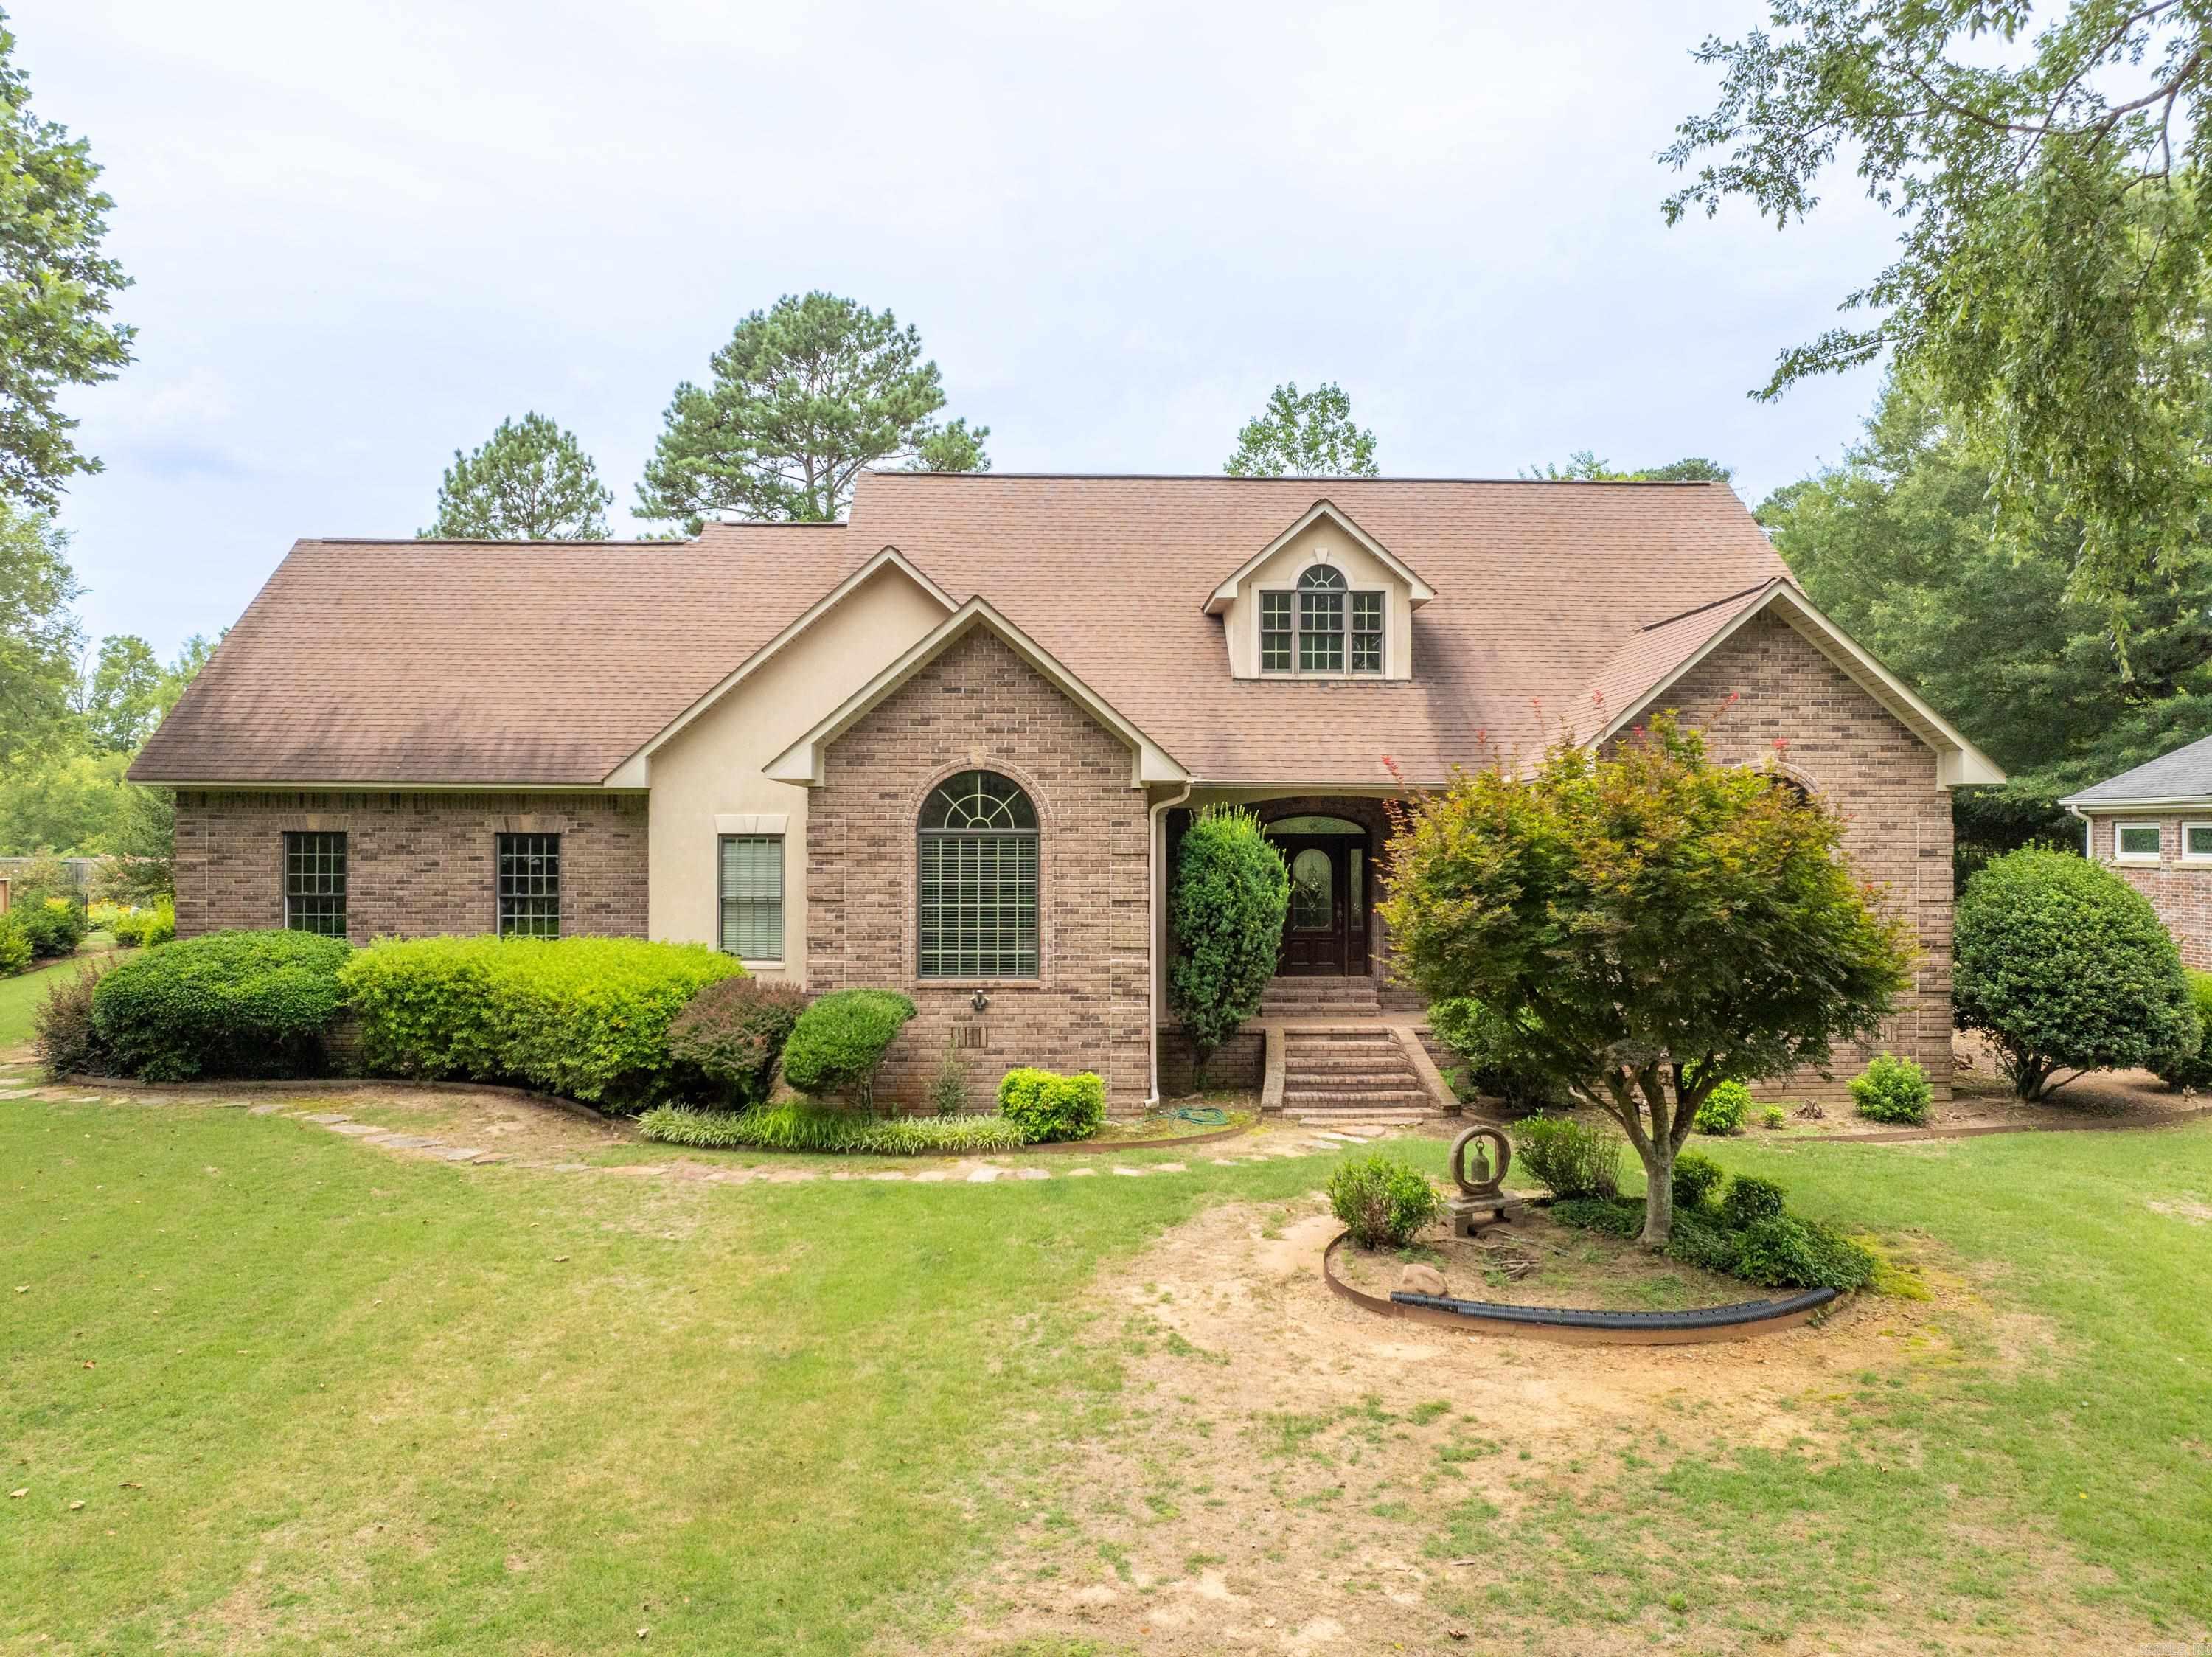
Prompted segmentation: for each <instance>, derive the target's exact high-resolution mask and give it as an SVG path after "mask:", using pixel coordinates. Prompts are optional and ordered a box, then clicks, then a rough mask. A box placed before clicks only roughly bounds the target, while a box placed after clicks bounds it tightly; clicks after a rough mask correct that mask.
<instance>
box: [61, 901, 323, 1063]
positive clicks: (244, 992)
mask: <svg viewBox="0 0 2212 1657" xmlns="http://www.w3.org/2000/svg"><path fill="white" fill-rule="evenodd" d="M352 953H353V951H352V950H351V948H349V947H348V946H347V944H346V941H345V940H344V939H343V938H323V937H317V936H316V935H313V933H307V932H283V931H270V932H210V933H208V934H206V935H204V936H202V937H197V938H193V939H191V940H189V941H185V942H183V943H173V944H169V945H167V946H166V947H163V948H161V949H154V950H149V951H148V952H147V953H144V954H143V955H141V956H139V957H137V959H135V960H130V961H125V963H124V964H123V965H122V966H118V967H117V968H116V969H115V970H114V971H113V972H109V973H107V974H106V976H105V977H103V978H100V982H99V983H98V984H97V985H95V986H94V990H93V997H92V1023H93V1030H94V1035H95V1036H96V1038H97V1040H98V1043H99V1045H100V1051H102V1052H103V1053H104V1054H105V1056H106V1061H107V1063H108V1064H109V1065H110V1067H111V1068H112V1072H113V1074H115V1075H126V1076H138V1077H142V1078H143V1079H144V1080H146V1081H191V1079H192V1078H193V1077H195V1076H201V1075H214V1076H311V1075H321V1074H322V1073H323V1070H324V1069H325V1065H326V1063H327V1056H326V1054H325V1051H324V1047H323V1038H324V1036H325V1033H327V1031H328V1030H329V1028H330V1026H331V1022H332V1020H335V1019H336V1018H337V1014H338V1009H339V1008H340V1007H341V1006H342V1005H343V1001H344V996H343V991H342V990H341V989H340V986H339V976H340V973H341V972H342V970H343V967H344V966H345V964H346V961H347V959H348V958H349V956H351V955H352Z"/></svg>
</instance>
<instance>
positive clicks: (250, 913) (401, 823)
mask: <svg viewBox="0 0 2212 1657" xmlns="http://www.w3.org/2000/svg"><path fill="white" fill-rule="evenodd" d="M295 829H297V830H343V831H344V832H345V836H346V858H347V873H346V935H347V936H348V937H349V938H351V939H352V940H353V941H355V942H356V943H366V942H368V940H369V939H371V938H373V937H390V936H402V937H420V936H425V935H430V934H434V933H446V932H453V933H470V932H489V931H490V930H491V929H493V927H494V925H495V923H496V912H497V896H496V893H497V887H496V885H495V874H494V870H493V837H494V836H495V834H499V833H501V832H512V833H523V834H547V833H557V834H558V835H560V837H561V929H562V932H564V933H566V934H569V935H579V934H583V933H604V934H611V935H621V936H629V937H643V936H644V935H646V801H645V796H644V795H635V794H630V795H624V794H574V795H568V794H562V795H546V794H292V793H277V792H267V793H259V792H253V793H247V792H240V793H229V792H212V791H207V790H200V789H185V790H182V791H180V792H179V794H178V795H177V932H178V935H179V936H182V937H190V936H192V935H195V934H197V933H201V932H211V931H215V930H217V929H221V928H225V927H273V926H282V925H283V924H284V835H285V832H287V831H288V830H295Z"/></svg>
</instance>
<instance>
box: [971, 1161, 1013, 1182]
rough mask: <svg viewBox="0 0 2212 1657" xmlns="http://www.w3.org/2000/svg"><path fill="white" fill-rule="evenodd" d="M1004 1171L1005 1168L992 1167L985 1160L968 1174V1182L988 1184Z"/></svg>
mask: <svg viewBox="0 0 2212 1657" xmlns="http://www.w3.org/2000/svg"><path fill="white" fill-rule="evenodd" d="M1005 1172H1006V1170H1005V1169H1004V1168H994V1167H992V1166H991V1165H990V1164H989V1163H987V1162H986V1163H985V1164H984V1165H983V1166H982V1167H980V1168H978V1169H976V1170H975V1173H971V1174H969V1176H968V1183H969V1185H989V1184H990V1183H991V1182H992V1181H993V1180H994V1179H997V1178H998V1177H999V1176H1000V1174H1002V1173H1005Z"/></svg>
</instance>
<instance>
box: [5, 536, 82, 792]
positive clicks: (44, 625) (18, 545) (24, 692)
mask: <svg viewBox="0 0 2212 1657" xmlns="http://www.w3.org/2000/svg"><path fill="white" fill-rule="evenodd" d="M78 590H79V589H78V587H77V582H76V574H75V572H73V571H72V570H70V564H69V537H68V535H67V534H66V533H64V532H63V531H62V530H59V529H58V528H56V527H54V521H53V519H52V516H51V515H48V514H46V513H45V512H40V511H30V510H26V509H21V508H16V507H9V506H7V505H5V504H0V774H4V773H6V772H8V771H14V770H15V769H16V768H18V767H20V766H21V765H25V764H27V763H29V762H31V761H33V760H34V759H36V758H39V757H40V756H42V755H45V754H49V753H52V752H56V751H57V750H58V749H60V748H62V747H63V746H66V745H67V743H68V741H69V740H70V735H71V731H70V726H71V722H72V721H73V719H74V711H73V710H72V707H71V698H72V696H73V694H74V692H75V691H76V655H77V651H78V650H79V649H81V648H82V644H83V634H82V631H80V630H79V628H78V626H77V621H76V613H75V612H73V611H72V610H71V609H70V601H71V600H74V599H75V598H76V595H77V593H78Z"/></svg>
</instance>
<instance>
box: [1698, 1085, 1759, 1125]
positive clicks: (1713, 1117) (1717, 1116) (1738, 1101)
mask: <svg viewBox="0 0 2212 1657" xmlns="http://www.w3.org/2000/svg"><path fill="white" fill-rule="evenodd" d="M1750 1117H1751V1089H1750V1088H1748V1087H1745V1086H1744V1085H1743V1083H1741V1081H1723V1082H1722V1083H1721V1085H1720V1086H1719V1087H1716V1088H1714V1089H1713V1090H1712V1092H1711V1093H1707V1094H1706V1095H1705V1102H1704V1103H1702V1104H1701V1105H1699V1106H1698V1114H1697V1116H1696V1118H1694V1119H1693V1120H1692V1122H1691V1124H1690V1125H1691V1126H1692V1127H1693V1128H1695V1129H1696V1130H1698V1131H1699V1133H1709V1134H1738V1133H1741V1132H1742V1131H1743V1124H1745V1123H1746V1122H1747V1121H1748V1120H1749V1119H1750Z"/></svg>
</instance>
